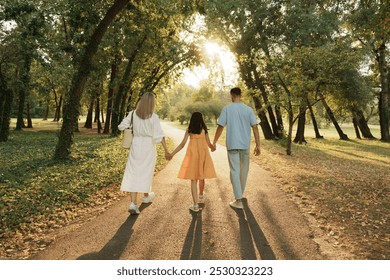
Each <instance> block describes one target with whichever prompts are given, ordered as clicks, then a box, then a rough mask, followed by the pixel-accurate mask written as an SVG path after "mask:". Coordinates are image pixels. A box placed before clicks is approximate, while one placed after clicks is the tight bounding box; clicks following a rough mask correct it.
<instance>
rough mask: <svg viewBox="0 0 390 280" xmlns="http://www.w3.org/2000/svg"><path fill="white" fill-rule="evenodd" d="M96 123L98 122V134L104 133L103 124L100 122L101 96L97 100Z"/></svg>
mask: <svg viewBox="0 0 390 280" xmlns="http://www.w3.org/2000/svg"><path fill="white" fill-rule="evenodd" d="M96 112H97V114H96V117H97V119H96V122H97V129H98V133H99V134H100V133H102V123H101V122H100V117H99V112H100V96H98V97H97V98H96Z"/></svg>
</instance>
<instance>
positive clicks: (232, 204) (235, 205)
mask: <svg viewBox="0 0 390 280" xmlns="http://www.w3.org/2000/svg"><path fill="white" fill-rule="evenodd" d="M229 204H230V207H233V208H237V209H242V208H244V206H243V205H242V202H241V201H237V200H235V201H232V202H230V203H229Z"/></svg>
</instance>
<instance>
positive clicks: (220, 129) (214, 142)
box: [213, 125, 223, 149]
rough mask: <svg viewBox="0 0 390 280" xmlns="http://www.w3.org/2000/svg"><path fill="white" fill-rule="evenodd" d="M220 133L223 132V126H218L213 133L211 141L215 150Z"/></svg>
mask: <svg viewBox="0 0 390 280" xmlns="http://www.w3.org/2000/svg"><path fill="white" fill-rule="evenodd" d="M222 131H223V126H221V125H218V127H217V130H216V131H215V135H214V141H213V146H214V148H215V149H216V148H217V142H218V139H219V137H220V136H221V134H222Z"/></svg>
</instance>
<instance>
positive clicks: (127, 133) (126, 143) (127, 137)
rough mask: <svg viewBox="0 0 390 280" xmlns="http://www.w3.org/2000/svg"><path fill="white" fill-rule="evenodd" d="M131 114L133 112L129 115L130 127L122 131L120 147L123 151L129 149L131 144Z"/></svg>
mask: <svg viewBox="0 0 390 280" xmlns="http://www.w3.org/2000/svg"><path fill="white" fill-rule="evenodd" d="M133 114H134V111H133V112H132V113H131V121H130V127H129V128H126V129H125V130H124V131H123V140H122V147H123V148H125V149H130V147H131V142H133Z"/></svg>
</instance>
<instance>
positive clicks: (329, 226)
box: [175, 123, 390, 259]
mask: <svg viewBox="0 0 390 280" xmlns="http://www.w3.org/2000/svg"><path fill="white" fill-rule="evenodd" d="M175 126H176V127H178V128H181V129H186V127H187V125H180V124H178V123H175ZM207 126H208V128H209V133H210V139H211V141H212V140H213V138H214V134H215V129H216V126H215V125H214V124H207ZM342 128H343V130H344V132H345V133H347V134H348V136H349V138H350V139H351V140H350V141H342V140H339V139H338V135H337V132H336V131H335V129H333V128H331V127H330V128H327V129H321V130H320V131H321V134H322V135H323V136H324V137H325V139H315V138H313V137H314V132H312V129H311V126H307V135H308V136H307V137H306V140H307V144H303V145H298V144H294V145H293V146H292V155H291V156H287V155H286V148H285V145H284V144H285V141H283V140H282V141H279V142H276V141H269V140H267V141H266V140H264V139H263V138H262V135H261V131H260V135H261V138H262V139H261V155H260V156H259V157H255V156H252V160H254V161H255V162H257V163H258V164H259V165H261V166H262V167H264V168H265V169H266V170H268V171H270V172H271V173H272V175H273V176H274V177H275V178H276V180H277V182H278V184H279V185H280V187H281V188H282V189H283V190H284V191H285V192H286V193H287V194H288V195H289V196H291V198H292V199H293V200H294V201H295V202H296V203H297V204H298V205H299V207H300V209H301V211H302V212H303V213H304V214H305V215H310V216H311V217H314V218H315V220H316V223H317V225H318V227H319V228H320V230H321V231H322V232H323V233H324V234H325V236H326V238H325V239H326V240H327V242H329V243H330V244H331V245H332V246H334V247H342V248H344V249H345V250H347V251H348V252H350V253H352V255H353V256H354V258H355V259H390V249H389V242H390V223H389V221H388V217H389V216H390V205H389V199H390V171H389V170H390V144H388V143H382V142H380V141H378V140H357V139H354V138H355V137H354V130H353V127H352V126H351V125H347V124H346V125H343V126H342ZM371 131H372V133H373V135H374V136H375V137H378V138H379V128H378V127H377V126H372V127H371ZM252 139H253V137H252ZM218 143H219V144H223V145H224V144H225V133H222V135H221V138H220V140H219V141H218ZM253 146H254V141H253V143H252V147H253Z"/></svg>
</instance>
